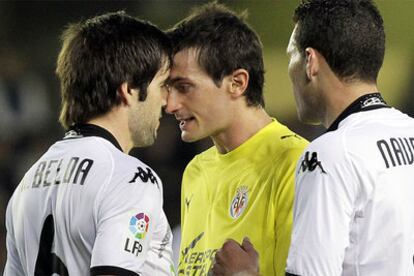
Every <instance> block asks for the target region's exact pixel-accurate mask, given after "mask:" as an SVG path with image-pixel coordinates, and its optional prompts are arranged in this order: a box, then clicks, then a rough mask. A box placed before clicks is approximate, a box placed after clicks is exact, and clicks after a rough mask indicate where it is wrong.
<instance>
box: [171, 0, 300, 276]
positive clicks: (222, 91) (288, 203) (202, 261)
mask: <svg viewBox="0 0 414 276" xmlns="http://www.w3.org/2000/svg"><path fill="white" fill-rule="evenodd" d="M169 35H170V37H171V38H172V41H173V45H174V47H175V49H174V63H173V66H172V69H171V72H170V79H169V82H168V85H169V95H168V101H167V102H168V103H167V107H166V110H167V112H169V113H172V114H174V115H175V117H176V118H177V120H178V121H179V126H180V129H181V137H182V140H184V141H186V142H192V141H197V140H200V139H202V138H205V137H210V138H211V139H212V140H213V142H214V146H213V147H212V148H210V149H208V150H206V151H205V152H203V153H201V154H199V155H197V156H196V157H195V158H194V159H193V160H192V161H191V162H190V164H189V165H188V166H187V168H186V170H185V172H184V176H183V182H182V200H181V219H182V221H181V226H182V240H181V249H180V261H179V267H178V274H179V275H207V274H209V273H210V271H211V268H212V261H213V260H214V256H215V253H216V252H217V250H218V249H219V248H220V247H221V246H222V245H223V243H224V242H225V241H226V239H228V238H232V239H235V240H236V241H239V242H240V241H241V240H242V238H243V237H245V236H248V237H249V238H250V240H251V242H252V244H253V245H254V246H255V248H256V249H257V251H258V253H259V255H260V267H261V273H262V274H263V275H284V271H285V264H286V258H287V253H288V248H289V243H290V233H291V224H292V203H293V194H294V190H293V189H294V179H293V176H294V170H295V165H296V162H297V160H298V158H299V156H300V155H301V153H302V151H303V149H304V147H305V146H306V144H307V142H306V140H304V139H303V138H301V137H299V136H298V135H296V134H295V133H293V132H292V131H290V130H289V129H288V128H287V127H286V126H284V125H282V124H280V123H279V122H278V121H277V120H276V119H274V118H271V117H270V116H269V115H268V114H267V113H266V111H265V110H264V108H263V107H264V101H263V83H264V68H263V57H262V45H261V43H260V40H259V38H258V36H257V35H256V33H255V32H254V31H253V30H252V29H251V28H250V27H249V26H248V25H247V24H246V23H245V21H244V19H243V18H242V17H240V16H238V15H236V14H235V13H234V12H232V11H230V10H229V9H227V8H226V7H224V6H222V5H219V4H214V3H213V4H207V5H205V6H202V7H201V8H199V9H198V10H196V11H194V12H193V13H192V14H191V15H190V16H189V17H187V18H186V19H184V20H183V21H182V22H180V23H178V24H177V25H176V26H175V27H174V28H173V29H172V30H171V31H170V32H169Z"/></svg>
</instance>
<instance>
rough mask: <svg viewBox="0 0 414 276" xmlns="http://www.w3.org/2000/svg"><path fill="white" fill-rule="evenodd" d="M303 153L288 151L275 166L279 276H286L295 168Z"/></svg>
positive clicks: (276, 259) (276, 260)
mask: <svg viewBox="0 0 414 276" xmlns="http://www.w3.org/2000/svg"><path fill="white" fill-rule="evenodd" d="M302 151H303V149H302V148H297V149H290V150H287V151H285V152H284V153H283V155H282V156H281V157H280V158H279V161H277V162H275V164H274V165H275V166H276V174H275V177H274V181H275V183H274V186H275V187H276V193H275V198H274V204H275V235H276V248H275V269H276V271H277V275H284V273H285V268H286V259H287V255H288V251H289V245H290V237H291V232H292V218H293V215H292V209H293V199H294V187H295V183H294V176H295V168H296V163H297V161H298V159H299V157H300V155H301V153H302Z"/></svg>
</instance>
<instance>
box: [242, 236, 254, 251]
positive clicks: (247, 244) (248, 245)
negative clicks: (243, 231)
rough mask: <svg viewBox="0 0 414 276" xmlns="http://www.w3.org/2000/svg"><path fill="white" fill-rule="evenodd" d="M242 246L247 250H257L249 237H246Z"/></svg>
mask: <svg viewBox="0 0 414 276" xmlns="http://www.w3.org/2000/svg"><path fill="white" fill-rule="evenodd" d="M242 247H243V249H244V250H245V251H252V250H255V248H254V246H253V244H252V243H251V241H250V239H249V238H248V237H245V238H244V239H243V242H242Z"/></svg>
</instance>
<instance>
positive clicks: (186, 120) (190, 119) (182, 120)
mask: <svg viewBox="0 0 414 276" xmlns="http://www.w3.org/2000/svg"><path fill="white" fill-rule="evenodd" d="M177 120H179V121H180V129H181V131H184V130H186V129H187V128H188V127H189V125H190V124H191V123H192V122H193V121H194V120H195V118H194V117H188V118H177Z"/></svg>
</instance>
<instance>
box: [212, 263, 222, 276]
mask: <svg viewBox="0 0 414 276" xmlns="http://www.w3.org/2000/svg"><path fill="white" fill-rule="evenodd" d="M211 271H212V272H213V274H212V275H213V276H224V275H225V274H224V268H223V267H222V266H221V265H220V264H218V263H214V264H213V267H212V268H211Z"/></svg>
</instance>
